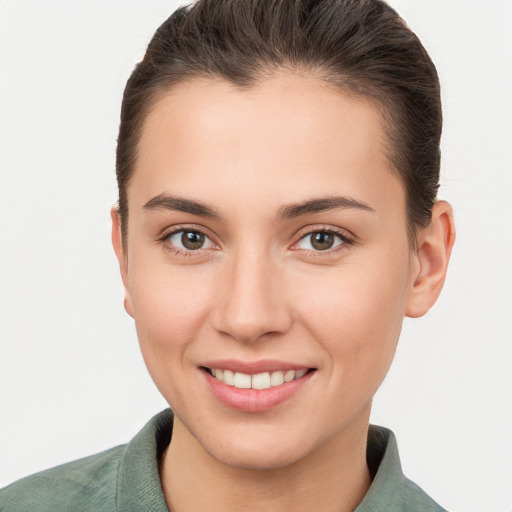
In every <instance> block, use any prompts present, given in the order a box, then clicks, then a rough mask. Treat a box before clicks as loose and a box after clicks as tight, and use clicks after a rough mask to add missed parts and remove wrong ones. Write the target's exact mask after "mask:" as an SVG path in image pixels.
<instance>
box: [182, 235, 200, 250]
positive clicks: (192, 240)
mask: <svg viewBox="0 0 512 512" xmlns="http://www.w3.org/2000/svg"><path fill="white" fill-rule="evenodd" d="M181 243H182V244H183V247H185V249H189V250H190V251H194V250H196V249H200V248H201V247H202V245H203V244H204V235H203V233H198V232H197V231H183V234H182V235H181Z"/></svg>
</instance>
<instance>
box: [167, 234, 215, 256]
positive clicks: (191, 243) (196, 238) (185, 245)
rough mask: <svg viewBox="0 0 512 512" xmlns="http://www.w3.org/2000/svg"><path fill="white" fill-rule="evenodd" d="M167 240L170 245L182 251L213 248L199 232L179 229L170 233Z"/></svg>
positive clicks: (211, 243)
mask: <svg viewBox="0 0 512 512" xmlns="http://www.w3.org/2000/svg"><path fill="white" fill-rule="evenodd" d="M168 240H169V242H170V243H171V245H173V246H174V247H176V248H177V249H179V250H182V251H197V250H199V249H209V248H211V247H213V246H214V244H213V242H212V241H211V240H210V239H209V238H208V237H207V236H206V235H205V234H204V233H202V232H201V231H193V230H188V229H181V230H180V231H175V232H174V233H171V234H170V235H169V238H168Z"/></svg>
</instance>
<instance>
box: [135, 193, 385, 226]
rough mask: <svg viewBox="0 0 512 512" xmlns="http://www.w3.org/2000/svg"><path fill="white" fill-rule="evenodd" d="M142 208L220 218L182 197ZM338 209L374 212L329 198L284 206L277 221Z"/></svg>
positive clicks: (155, 201)
mask: <svg viewBox="0 0 512 512" xmlns="http://www.w3.org/2000/svg"><path fill="white" fill-rule="evenodd" d="M143 208H144V209H146V210H158V209H165V210H173V211H180V212H185V213H191V214H192V215H198V216H200V217H207V218H213V219H221V218H222V217H221V215H220V214H219V212H218V211H217V210H216V209H215V208H213V207H211V206H208V205H207V204H205V203H202V202H200V201H194V200H192V199H185V198H183V197H176V196H171V195H168V194H166V193H162V194H159V195H158V196H155V197H153V198H152V199H150V200H149V201H148V202H147V203H146V204H145V205H144V206H143ZM338 208H357V209H359V210H364V211H369V212H375V210H374V209H373V208H372V207H371V206H369V205H368V204H366V203H363V202H361V201H356V200H355V199H352V198H350V197H345V196H329V197H320V198H317V199H310V200H308V201H304V202H302V203H292V204H288V205H284V206H282V207H281V208H279V210H278V212H277V219H278V220H287V219H294V218H297V217H302V216H304V215H312V214H314V213H319V212H323V211H328V210H335V209H338Z"/></svg>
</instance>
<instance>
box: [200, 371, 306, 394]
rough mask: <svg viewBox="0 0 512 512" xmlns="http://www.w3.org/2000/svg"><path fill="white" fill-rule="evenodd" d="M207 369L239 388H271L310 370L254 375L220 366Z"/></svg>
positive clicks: (223, 381)
mask: <svg viewBox="0 0 512 512" xmlns="http://www.w3.org/2000/svg"><path fill="white" fill-rule="evenodd" d="M206 371H207V372H208V373H209V374H210V375H212V376H213V377H215V379H217V380H218V381H220V382H222V383H224V384H226V385H227V386H232V387H235V388H238V389H269V388H271V387H276V386H281V385H282V384H284V383H285V382H291V381H293V380H297V379H300V378H301V377H303V376H304V375H306V373H307V372H308V368H302V369H300V370H283V371H279V370H278V371H274V372H262V373H256V374H254V375H249V374H247V373H241V372H233V371H231V370H222V369H220V368H206Z"/></svg>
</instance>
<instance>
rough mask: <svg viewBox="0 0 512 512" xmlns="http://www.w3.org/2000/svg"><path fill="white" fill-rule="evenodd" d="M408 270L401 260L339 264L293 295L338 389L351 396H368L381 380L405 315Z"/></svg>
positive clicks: (391, 355) (387, 366)
mask: <svg viewBox="0 0 512 512" xmlns="http://www.w3.org/2000/svg"><path fill="white" fill-rule="evenodd" d="M407 269H408V259H407V258H405V257H404V258H402V260H401V261H400V260H396V259H395V261H393V259H392V258H390V259H383V258H382V257H375V258H370V259H369V260H368V261H367V262H364V264H363V262H358V265H350V264H347V265H344V266H340V268H338V269H336V270H335V272H333V273H332V275H330V276H329V278H328V279H325V276H324V278H323V279H322V283H318V282H316V281H317V280H316V279H310V280H309V281H308V283H307V285H306V288H310V290H308V289H303V290H302V292H301V294H300V296H299V295H297V297H296V299H297V300H301V302H302V304H303V307H304V311H306V315H305V322H304V323H305V325H306V327H307V328H308V330H309V331H310V332H311V334H312V336H313V338H315V339H316V340H317V341H318V342H319V343H320V344H321V345H322V346H323V348H324V349H325V351H326V353H328V354H329V357H330V365H331V370H332V372H333V375H334V376H335V379H334V381H333V382H335V383H336V385H340V386H341V388H340V389H346V386H347V385H348V386H349V387H350V388H351V389H352V392H353V391H354V390H355V389H357V390H358V391H360V392H361V393H363V394H366V395H372V394H373V393H374V392H375V391H376V389H377V388H378V386H379V385H380V383H381V382H382V380H383V378H384V376H385V374H386V373H387V370H388V369H389V365H390V364H391V361H392V359H393V355H394V352H395V349H396V344H397V341H398V337H399V334H400V330H401V326H402V322H403V318H404V314H405V304H406V296H407V283H408V271H407ZM320 285H321V286H320ZM313 290H315V291H313ZM306 298H307V301H306V300H305V299H306ZM339 379H342V380H343V382H341V381H340V380H339Z"/></svg>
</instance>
